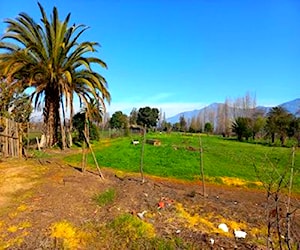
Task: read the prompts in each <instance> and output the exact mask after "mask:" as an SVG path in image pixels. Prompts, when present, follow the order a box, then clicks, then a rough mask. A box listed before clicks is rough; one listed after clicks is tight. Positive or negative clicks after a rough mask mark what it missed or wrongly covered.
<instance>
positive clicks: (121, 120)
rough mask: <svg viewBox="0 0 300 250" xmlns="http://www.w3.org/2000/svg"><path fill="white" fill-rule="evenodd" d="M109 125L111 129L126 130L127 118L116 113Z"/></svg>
mask: <svg viewBox="0 0 300 250" xmlns="http://www.w3.org/2000/svg"><path fill="white" fill-rule="evenodd" d="M109 124H110V127H111V128H118V129H127V128H128V117H127V115H125V114H123V113H122V111H117V112H115V113H114V114H113V115H112V117H111V118H110V121H109Z"/></svg>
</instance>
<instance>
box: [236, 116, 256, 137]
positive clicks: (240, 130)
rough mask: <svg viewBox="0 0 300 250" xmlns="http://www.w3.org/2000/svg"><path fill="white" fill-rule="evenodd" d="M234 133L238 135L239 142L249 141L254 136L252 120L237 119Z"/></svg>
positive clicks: (247, 118) (245, 118)
mask: <svg viewBox="0 0 300 250" xmlns="http://www.w3.org/2000/svg"><path fill="white" fill-rule="evenodd" d="M232 131H233V132H234V133H235V134H236V135H237V138H238V140H239V141H242V140H243V138H246V140H247V141H248V139H249V137H250V136H251V134H252V131H251V119H250V118H249V117H237V118H236V119H235V120H234V122H233V123H232Z"/></svg>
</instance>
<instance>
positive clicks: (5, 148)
mask: <svg viewBox="0 0 300 250" xmlns="http://www.w3.org/2000/svg"><path fill="white" fill-rule="evenodd" d="M20 128H21V127H20V124H19V123H17V122H14V121H12V120H9V119H7V118H4V117H0V155H1V156H2V157H21V156H22V134H21V132H20Z"/></svg>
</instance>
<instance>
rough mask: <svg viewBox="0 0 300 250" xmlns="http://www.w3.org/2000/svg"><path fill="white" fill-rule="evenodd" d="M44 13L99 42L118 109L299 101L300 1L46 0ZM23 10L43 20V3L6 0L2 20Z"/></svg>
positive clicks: (178, 108) (2, 27) (172, 110)
mask: <svg viewBox="0 0 300 250" xmlns="http://www.w3.org/2000/svg"><path fill="white" fill-rule="evenodd" d="M40 3H41V4H42V5H43V6H44V8H45V10H46V11H47V13H48V14H50V13H51V12H52V8H53V6H56V7H57V8H58V11H59V14H60V18H61V19H64V18H65V16H66V15H67V14H68V13H69V12H70V13H71V21H70V24H73V23H76V24H85V25H87V26H89V27H90V29H89V30H87V31H86V32H85V33H84V34H83V36H82V39H83V40H89V41H96V42H99V43H100V44H101V48H99V52H98V53H97V56H99V57H100V58H101V59H102V60H104V61H105V62H106V63H107V64H108V70H103V69H95V70H97V71H99V72H100V73H101V74H102V75H103V76H104V77H105V78H106V80H107V82H108V85H109V91H110V93H111V96H112V102H111V104H110V105H108V106H107V109H108V111H109V112H110V114H112V113H113V112H115V111H118V110H121V111H123V112H124V113H126V114H129V113H130V111H131V110H132V108H134V107H135V108H140V107H145V106H150V107H156V108H158V109H162V111H163V112H165V113H166V117H170V116H172V115H175V114H177V113H179V112H183V111H189V110H193V109H200V108H202V107H204V106H206V105H209V104H211V103H213V102H224V101H225V99H226V98H231V99H235V98H238V97H241V96H244V95H245V94H246V92H250V93H252V94H255V95H256V100H257V104H258V105H265V106H276V105H278V104H281V103H283V102H286V101H290V100H293V99H296V98H299V97H300V87H299V83H300V1H298V0H281V1H276V0H264V1H261V0H249V1H248V0H243V1H238V0H235V1H234V0H232V1H230V0H227V1H225V0H187V1H186V0H172V1H171V0H110V1H107V0H85V1H83V0H81V1H80V0H77V1H74V0H73V1H71V0H60V1H59V0H57V1H51V0H40ZM20 12H26V13H28V14H29V15H30V16H32V17H33V18H34V19H35V20H36V21H37V20H39V19H40V11H39V8H38V6H37V1H33V0H19V1H17V0H11V1H1V2H0V19H1V23H0V31H1V34H2V33H3V32H4V30H5V27H6V26H5V24H4V23H3V20H4V19H5V18H15V17H16V16H17V15H18V14H19V13H20Z"/></svg>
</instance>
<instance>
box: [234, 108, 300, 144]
mask: <svg viewBox="0 0 300 250" xmlns="http://www.w3.org/2000/svg"><path fill="white" fill-rule="evenodd" d="M232 131H233V132H234V133H235V134H236V135H237V138H238V140H240V141H242V140H243V139H245V140H248V139H249V138H250V137H252V139H253V140H254V139H255V137H256V135H257V133H261V134H263V135H264V136H265V137H267V138H270V139H271V143H274V142H275V139H279V140H280V142H281V145H282V146H284V145H285V140H286V138H287V137H288V138H292V137H294V138H295V139H296V140H297V141H298V145H299V146H300V118H299V117H296V116H294V115H292V114H290V113H289V112H287V111H286V110H285V109H284V108H282V107H280V106H278V107H274V108H272V109H271V110H270V111H269V112H268V113H267V115H266V116H265V117H262V116H254V117H243V116H239V117H237V118H236V119H235V120H234V121H233V123H232Z"/></svg>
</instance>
